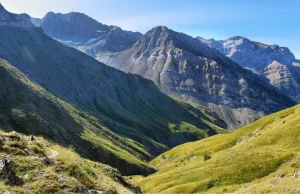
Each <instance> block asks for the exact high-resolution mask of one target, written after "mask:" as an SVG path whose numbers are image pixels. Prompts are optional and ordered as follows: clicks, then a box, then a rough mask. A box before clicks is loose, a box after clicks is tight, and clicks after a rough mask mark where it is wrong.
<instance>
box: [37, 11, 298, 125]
mask: <svg viewBox="0 0 300 194" xmlns="http://www.w3.org/2000/svg"><path fill="white" fill-rule="evenodd" d="M75 15H76V16H77V17H75ZM50 16H51V17H50ZM53 18H55V19H53ZM66 18H67V19H66ZM73 18H81V19H73ZM84 19H86V20H87V21H88V22H87V21H86V22H85V23H86V24H90V23H93V24H94V23H95V25H96V24H98V25H99V26H103V25H102V24H101V23H98V22H96V21H95V20H93V19H92V18H89V17H88V16H86V15H83V14H80V13H69V14H53V13H52V12H50V13H48V14H47V15H46V16H45V17H44V18H43V19H42V20H41V21H40V23H39V24H38V25H39V26H41V27H42V28H43V29H44V31H45V32H46V33H47V34H48V35H49V36H51V37H53V38H55V39H60V40H63V42H64V43H65V40H72V42H74V41H81V40H79V39H74V37H78V35H77V34H78V33H77V32H73V33H72V31H70V30H69V29H68V30H66V31H64V30H61V31H62V32H63V33H62V34H64V35H60V36H57V35H56V33H57V30H55V29H67V28H64V27H62V26H61V25H62V22H61V21H65V22H66V23H67V24H64V25H63V26H76V27H75V28H76V29H79V26H80V25H81V23H82V22H80V21H81V20H84ZM90 26H92V25H90ZM98 28H99V29H100V27H98ZM83 29H84V30H85V31H91V32H95V29H96V28H94V27H89V26H85V27H84V28H83ZM120 31H122V30H121V29H120ZM140 36H141V34H140ZM60 37H64V38H63V39H61V38H60ZM89 37H91V35H90V36H89ZM117 37H120V39H123V38H122V35H118V36H117ZM135 37H137V36H135ZM136 40H137V39H136ZM198 40H199V38H198V39H197V38H192V37H190V36H188V35H186V34H183V33H177V32H175V31H172V30H170V29H168V28H167V27H164V26H158V27H156V28H153V29H152V30H150V31H149V32H147V33H146V34H145V35H143V36H142V37H140V38H139V39H138V40H137V41H136V42H135V43H134V41H132V42H131V44H127V47H126V48H125V49H124V50H122V51H120V50H119V51H117V50H111V49H107V48H105V47H103V46H100V44H98V43H96V44H93V46H79V45H74V44H73V45H70V46H73V47H75V48H77V49H79V50H81V51H83V52H85V53H87V54H89V55H90V56H92V57H94V58H96V59H97V60H98V61H100V62H103V63H104V64H107V65H109V66H112V67H115V68H117V69H120V70H122V71H125V72H127V73H134V74H138V75H141V76H143V77H145V78H147V79H150V80H152V81H154V83H155V84H156V85H157V86H158V87H159V88H160V89H161V90H162V91H163V92H164V93H166V94H167V95H173V96H176V97H177V98H179V99H182V100H184V101H185V102H188V103H190V104H191V105H193V106H195V107H197V108H200V109H202V110H203V111H206V112H209V114H210V115H213V116H214V117H215V118H218V119H219V120H222V121H223V123H222V124H221V125H220V126H221V127H224V128H227V129H231V130H233V129H236V128H239V127H242V126H244V125H246V124H248V123H250V122H252V121H254V120H256V119H258V118H261V117H262V116H264V115H267V114H270V113H272V112H276V111H278V110H281V109H283V108H285V107H289V106H291V105H292V104H293V102H292V101H291V100H289V99H288V98H286V97H285V96H284V95H282V94H280V92H278V91H276V90H275V89H274V88H272V86H271V85H270V84H269V83H268V82H267V81H266V82H264V78H263V77H262V78H259V76H255V75H253V74H252V73H251V72H248V71H245V70H244V69H243V68H240V66H239V65H238V62H239V61H238V62H236V61H235V62H236V63H235V62H234V61H231V60H229V59H228V58H226V57H224V55H222V54H220V53H219V52H217V51H215V50H214V49H211V48H209V47H208V46H207V45H206V44H207V43H205V44H204V43H202V42H201V41H198ZM203 40H204V39H203ZM67 44H68V43H67ZM95 45H98V46H97V49H95V48H96V47H94V46H95ZM114 45H115V47H119V46H120V45H121V44H120V43H119V42H116V41H115V42H114ZM122 45H123V44H122ZM92 50H93V51H92ZM274 55H276V54H274ZM292 57H293V55H292V54H291V58H292ZM282 58H285V57H284V56H283V57H282ZM292 60H293V59H290V61H292ZM252 76H253V78H254V79H251V77H252ZM225 77H226V78H227V79H226V80H225V79H224V78H225ZM255 77H256V78H257V79H256V78H255ZM249 80H251V81H250V82H251V83H248V82H249ZM229 83H230V84H229ZM232 83H234V84H232ZM249 84H251V87H248V85H249ZM254 86H255V87H254ZM254 88H255V89H254ZM265 88H268V89H265ZM261 90H264V92H262V91H261ZM293 99H295V98H293Z"/></svg>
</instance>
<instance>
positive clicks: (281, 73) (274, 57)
mask: <svg viewBox="0 0 300 194" xmlns="http://www.w3.org/2000/svg"><path fill="white" fill-rule="evenodd" d="M198 40H200V41H201V42H204V43H205V44H207V45H208V46H210V47H212V48H215V49H217V50H218V51H219V52H221V53H223V54H224V55H226V56H227V57H229V58H230V59H232V60H233V61H235V62H236V63H238V64H240V65H241V66H243V67H245V68H247V69H250V70H252V71H253V72H255V73H257V74H259V75H261V76H263V77H265V78H267V79H268V80H269V83H271V84H272V85H274V86H275V87H277V88H278V89H280V90H281V91H282V92H283V93H284V94H287V95H288V96H289V97H291V98H292V99H294V100H296V101H298V102H299V101H300V90H299V85H300V82H299V80H300V74H299V71H300V68H299V66H298V64H299V61H298V60H296V59H295V56H294V54H293V53H292V52H291V51H290V50H289V49H288V48H286V47H280V46H278V45H266V44H263V43H260V42H255V41H251V40H249V39H247V38H244V37H240V36H236V37H232V38H229V39H227V40H219V41H216V40H214V39H209V40H206V39H204V38H201V37H198Z"/></svg>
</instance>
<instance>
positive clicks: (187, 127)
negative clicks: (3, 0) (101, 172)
mask: <svg viewBox="0 0 300 194" xmlns="http://www.w3.org/2000/svg"><path fill="white" fill-rule="evenodd" d="M1 14H2V15H5V14H6V15H8V17H12V16H13V15H10V13H9V12H7V11H5V10H4V9H3V8H2V13H1ZM28 20H29V21H30V18H29V17H25V18H23V17H22V18H21V17H19V21H15V22H18V23H22V24H23V23H26V22H27V21H28ZM0 57H1V58H2V59H4V60H6V61H7V62H8V63H9V65H10V66H13V67H14V68H16V70H14V71H17V72H19V73H9V74H8V75H16V74H20V76H18V77H20V78H18V80H23V79H29V80H30V81H32V82H34V83H36V84H38V86H37V87H34V88H39V87H42V88H44V89H45V90H46V91H47V92H48V93H49V94H48V93H47V95H45V96H49V95H50V94H51V95H52V97H51V101H53V102H52V104H54V105H57V106H55V108H54V109H53V117H54V116H55V115H57V116H55V117H54V118H56V117H59V118H57V119H61V121H60V122H59V121H55V120H53V119H52V116H51V114H50V113H47V114H45V113H44V112H43V111H42V108H41V107H36V106H39V104H37V105H36V106H33V105H28V107H26V108H24V107H22V105H24V104H26V103H27V100H29V101H30V102H28V103H30V104H31V100H32V99H34V98H33V97H30V96H32V95H37V96H41V95H40V93H38V92H36V91H35V90H33V92H26V94H28V95H27V96H23V97H21V99H20V98H19V97H18V96H20V95H21V94H19V93H15V92H21V93H22V90H21V91H15V89H13V88H15V87H16V86H13V87H12V86H10V85H9V84H6V82H5V79H4V80H3V82H2V88H3V91H4V93H5V94H7V95H9V96H10V97H9V99H11V100H13V99H16V100H17V101H18V102H15V101H12V102H11V104H12V105H15V104H16V105H18V104H19V106H20V107H18V106H17V107H18V108H17V109H16V111H17V112H18V111H20V112H21V113H22V112H24V111H25V112H27V111H29V112H32V113H34V115H35V114H37V115H36V117H37V119H38V120H39V121H40V122H39V124H41V125H42V126H48V125H50V126H49V127H48V128H47V129H48V130H44V128H43V127H35V128H36V130H37V131H36V132H35V133H36V134H37V135H45V136H47V137H48V138H51V139H53V140H56V141H58V142H60V143H64V144H66V145H71V144H72V145H73V146H74V147H75V149H79V150H82V149H84V151H80V153H82V154H83V155H85V156H88V157H89V158H91V159H93V160H96V161H100V162H104V163H108V164H110V165H112V166H113V167H116V168H118V169H119V170H120V171H121V172H122V173H123V174H132V173H137V174H140V173H145V174H147V173H149V172H151V171H152V170H153V169H152V170H151V167H149V166H147V165H145V163H144V162H145V161H147V160H149V159H151V158H152V157H154V156H156V155H157V154H159V153H162V152H163V151H165V150H167V149H169V148H170V147H173V146H176V145H179V144H181V143H185V142H188V141H194V140H197V139H199V138H204V137H207V136H208V135H214V134H216V133H217V132H218V131H219V129H220V128H219V127H217V126H216V125H214V124H212V122H213V120H215V119H214V118H211V117H210V116H205V115H204V114H203V113H202V112H200V111H199V110H197V109H195V108H193V107H191V106H188V105H185V104H183V103H180V104H179V103H177V102H176V101H175V100H173V99H171V98H169V97H168V96H167V95H165V94H163V93H161V92H160V90H159V89H158V88H157V87H156V86H155V85H154V84H153V82H152V81H149V80H147V79H144V78H142V77H141V76H138V75H133V74H126V73H124V72H122V71H119V70H116V69H114V68H112V67H109V66H106V65H104V64H102V63H100V62H98V61H96V60H95V59H94V58H92V57H89V56H88V55H86V54H84V53H83V52H80V51H78V50H76V49H74V48H71V47H68V46H65V45H63V44H61V43H59V42H57V41H56V40H54V39H52V38H50V37H49V36H47V35H46V34H45V33H44V32H43V30H42V29H41V28H38V27H34V26H32V25H25V26H24V25H23V26H22V27H19V26H17V27H16V26H11V25H10V23H6V24H4V25H2V26H0ZM9 69H10V68H9ZM6 71H7V70H6ZM7 79H12V78H7ZM12 83H15V81H12ZM26 83H27V82H25V84H26ZM22 84H23V85H24V83H22ZM19 87H20V88H27V86H21V85H20V86H19ZM11 89H13V90H12V91H11ZM31 90H32V89H31ZM38 90H40V89H38ZM15 95H16V97H13V96H15ZM54 96H55V97H54ZM56 98H57V99H58V101H63V102H62V103H63V104H65V103H67V104H71V107H67V108H66V107H64V106H63V105H61V102H57V100H56ZM9 99H5V98H4V100H9ZM4 105H9V106H8V107H7V112H6V111H5V113H3V115H2V116H3V117H4V118H11V117H13V118H14V119H16V120H17V121H18V119H19V118H18V117H21V118H20V119H21V120H22V119H25V121H24V122H29V121H26V118H27V117H26V116H25V117H24V116H23V114H21V113H20V115H19V114H17V115H11V114H12V111H11V109H12V108H13V107H10V104H9V103H4ZM24 109H25V110H24ZM65 109H68V110H69V111H70V112H71V113H72V112H77V113H76V114H75V113H74V114H75V115H73V116H71V118H70V117H67V118H68V119H69V120H70V121H65V120H63V118H64V117H62V116H61V117H60V116H58V115H59V113H56V112H55V110H57V111H62V110H64V112H66V111H65ZM5 110H6V109H5ZM46 110H47V111H46V112H48V109H46ZM49 111H50V110H49ZM50 112H52V111H50ZM67 112H68V111H67ZM81 112H83V113H81ZM71 113H62V114H64V115H69V114H71ZM24 114H25V113H24ZM44 114H45V115H44ZM25 115H27V114H25ZM29 115H30V114H29ZM47 115H49V118H48V116H47ZM23 117H24V118H23ZM82 117H83V118H82ZM92 118H93V119H92ZM78 119H79V120H78ZM81 119H83V120H86V119H87V120H88V121H80V120H81ZM89 119H92V120H89ZM72 120H73V121H72ZM71 121H72V122H71ZM70 122H71V123H74V122H75V123H74V125H78V126H77V127H71V126H72V125H67V126H64V125H63V126H56V125H57V124H58V123H62V124H67V123H70ZM4 123H8V122H4ZM52 123H53V124H54V126H52V125H51V124H52ZM14 125H16V126H22V128H20V130H21V131H22V132H27V133H29V131H31V130H32V129H31V125H29V126H27V125H25V124H23V123H18V122H17V123H15V121H13V123H12V124H11V123H8V124H7V125H4V126H2V127H3V128H4V127H7V126H14ZM12 128H15V127H12ZM105 131H106V132H105ZM220 131H222V129H220ZM103 136H105V137H103ZM73 138H75V140H72V139H73ZM103 138H104V139H106V140H103ZM122 139H123V140H122ZM103 141H104V142H106V143H103ZM93 147H94V148H95V149H92V148H93ZM86 148H88V149H86ZM96 148H97V149H96ZM120 149H122V151H121V150H120ZM116 150H119V151H116ZM124 152H125V153H126V154H124ZM128 154H129V155H128ZM126 165H129V166H135V167H133V168H129V167H126ZM149 169H150V170H149Z"/></svg>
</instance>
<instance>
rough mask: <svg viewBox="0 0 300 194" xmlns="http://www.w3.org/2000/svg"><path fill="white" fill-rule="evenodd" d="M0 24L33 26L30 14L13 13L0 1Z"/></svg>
mask: <svg viewBox="0 0 300 194" xmlns="http://www.w3.org/2000/svg"><path fill="white" fill-rule="evenodd" d="M0 26H12V27H24V28H33V27H35V26H34V25H33V24H32V23H31V19H30V16H29V15H27V14H13V13H10V12H8V11H7V10H6V9H5V8H4V7H3V5H2V4H1V3H0Z"/></svg>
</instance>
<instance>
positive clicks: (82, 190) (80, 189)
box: [75, 185, 87, 193]
mask: <svg viewBox="0 0 300 194" xmlns="http://www.w3.org/2000/svg"><path fill="white" fill-rule="evenodd" d="M75 191H76V192H80V193H84V192H86V191H87V188H86V187H85V186H84V185H78V186H77V187H76V190H75Z"/></svg>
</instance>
